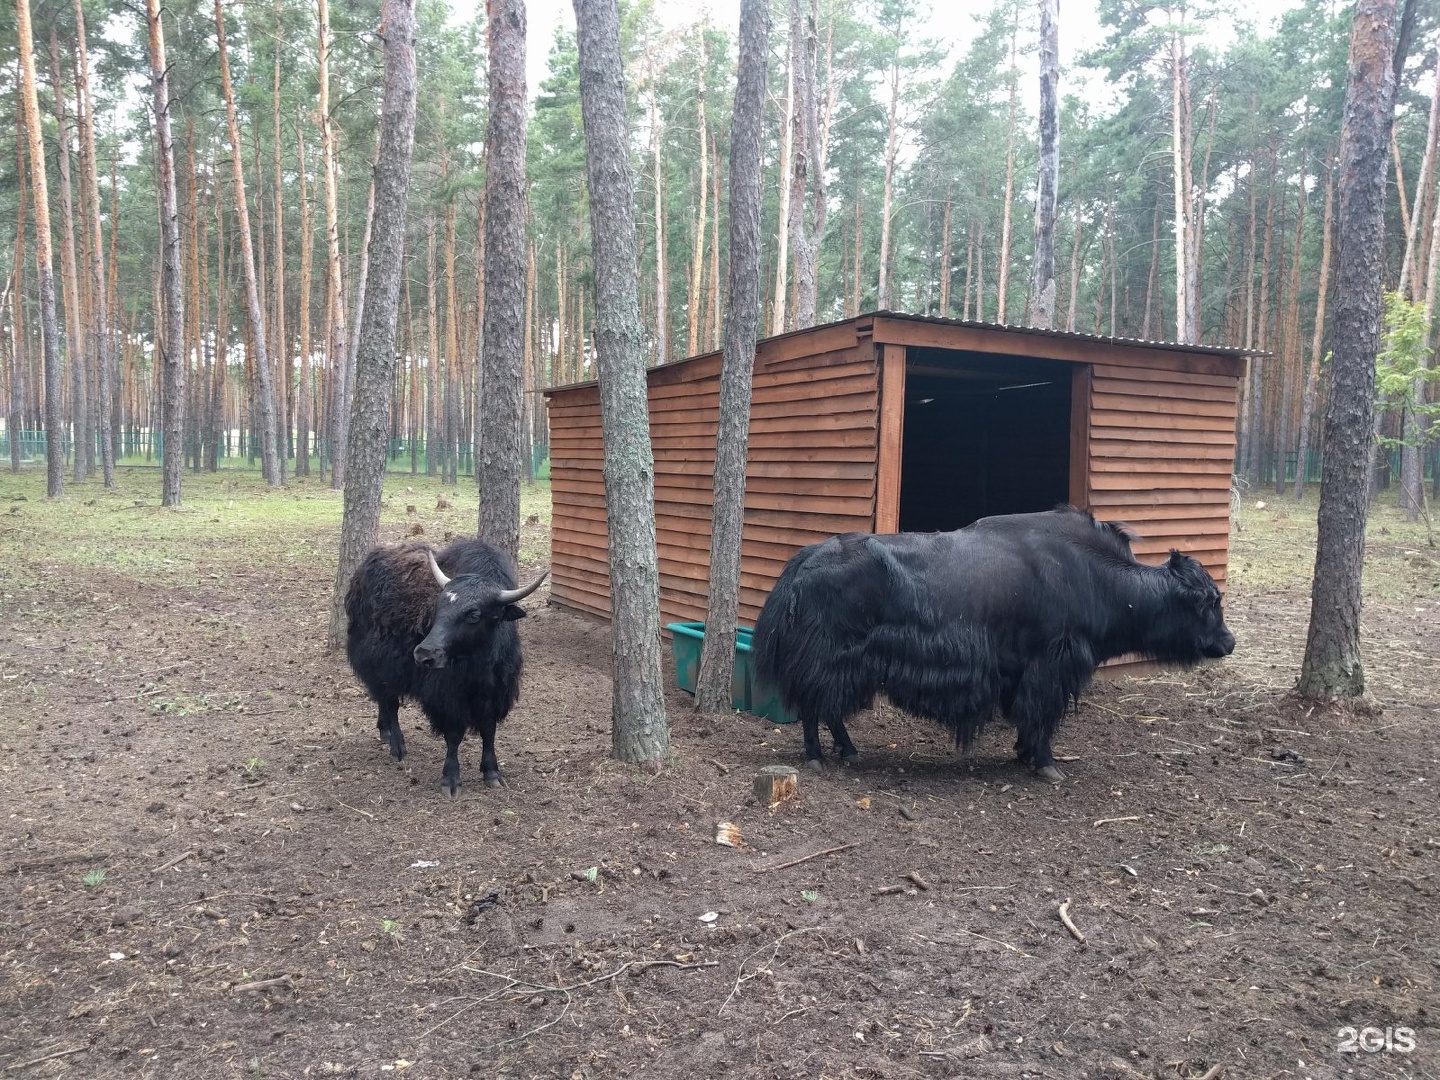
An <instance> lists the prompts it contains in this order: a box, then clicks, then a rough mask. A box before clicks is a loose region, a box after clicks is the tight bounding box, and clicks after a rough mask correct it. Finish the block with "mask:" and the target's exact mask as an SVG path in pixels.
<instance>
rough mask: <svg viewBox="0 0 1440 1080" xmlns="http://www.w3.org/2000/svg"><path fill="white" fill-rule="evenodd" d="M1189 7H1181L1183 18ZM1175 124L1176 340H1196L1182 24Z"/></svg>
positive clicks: (1174, 74) (1174, 69)
mask: <svg viewBox="0 0 1440 1080" xmlns="http://www.w3.org/2000/svg"><path fill="white" fill-rule="evenodd" d="M1184 18H1185V7H1184V5H1183V4H1182V5H1181V7H1180V19H1181V21H1182V22H1183V21H1184ZM1170 65H1171V79H1170V88H1171V95H1170V96H1171V127H1170V151H1171V157H1172V163H1173V166H1174V173H1175V340H1176V341H1181V342H1188V341H1192V340H1194V327H1192V326H1190V324H1189V317H1188V316H1189V312H1190V301H1189V297H1188V296H1187V294H1186V290H1187V288H1188V286H1189V283H1190V273H1189V270H1188V267H1187V263H1186V255H1187V254H1188V253H1189V251H1190V183H1189V173H1190V87H1189V73H1188V70H1187V63H1186V56H1185V38H1184V34H1183V31H1182V30H1181V29H1180V27H1178V26H1176V27H1173V28H1172V29H1171V31H1170Z"/></svg>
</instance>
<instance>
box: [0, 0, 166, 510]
mask: <svg viewBox="0 0 1440 1080" xmlns="http://www.w3.org/2000/svg"><path fill="white" fill-rule="evenodd" d="M24 2H25V0H21V3H24ZM145 11H146V21H147V23H148V25H149V37H150V78H151V91H152V93H153V95H154V106H155V138H156V148H155V156H156V158H157V160H158V165H159V168H158V170H157V172H158V174H159V179H158V183H159V188H160V243H161V254H160V279H161V292H162V294H163V297H164V303H165V332H164V335H163V336H162V338H161V341H160V342H159V343H158V347H159V348H161V349H162V350H163V361H162V365H163V369H164V381H163V383H162V384H161V385H162V392H161V395H160V409H161V414H162V420H161V430H162V432H163V437H164V451H163V454H164V462H163V467H162V472H161V475H162V479H161V496H160V501H161V504H162V505H164V506H179V505H180V495H181V491H180V487H181V481H182V479H183V478H184V474H185V458H184V450H185V285H184V281H183V274H182V271H181V267H180V211H179V209H178V205H177V200H176V196H175V147H174V142H173V140H172V139H171V135H170V75H169V70H170V69H169V67H168V66H167V63H166V60H165V28H164V25H163V23H162V22H161V21H160V0H146V7H145ZM162 365H157V366H162Z"/></svg>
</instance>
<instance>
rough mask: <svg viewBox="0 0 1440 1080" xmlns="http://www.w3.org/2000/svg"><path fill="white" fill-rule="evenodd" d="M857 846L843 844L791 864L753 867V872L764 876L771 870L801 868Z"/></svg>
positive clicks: (791, 861) (806, 856)
mask: <svg viewBox="0 0 1440 1080" xmlns="http://www.w3.org/2000/svg"><path fill="white" fill-rule="evenodd" d="M855 846H856V845H855V844H841V845H840V846H839V847H830V848H826V849H825V850H824V851H817V852H815V853H814V854H813V855H802V856H801V857H800V858H798V859H791V860H790V861H789V862H782V863H779V864H778V865H776V866H754V867H751V871H752V872H753V873H756V874H764V873H768V872H769V871H771V870H784V869H786V868H787V867H791V866H799V865H800V864H801V863H803V862H809V861H810V860H811V859H818V858H820V857H821V856H822V855H835V854H838V853H839V852H842V851H849V850H850V849H851V848H853V847H855Z"/></svg>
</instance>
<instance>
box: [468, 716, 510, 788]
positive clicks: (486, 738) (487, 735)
mask: <svg viewBox="0 0 1440 1080" xmlns="http://www.w3.org/2000/svg"><path fill="white" fill-rule="evenodd" d="M475 727H476V730H478V731H479V732H480V741H481V742H482V743H484V747H485V748H484V750H483V751H482V752H481V754H480V773H481V775H482V776H484V778H485V786H486V787H492V788H497V787H500V786H501V785H502V784H504V783H505V777H503V776H501V775H500V760H499V758H497V757H496V756H495V721H494V719H492V718H488V717H487V718H486V719H484V720H481V721H480V723H478V724H476V725H475Z"/></svg>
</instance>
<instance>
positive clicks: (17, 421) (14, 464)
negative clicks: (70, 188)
mask: <svg viewBox="0 0 1440 1080" xmlns="http://www.w3.org/2000/svg"><path fill="white" fill-rule="evenodd" d="M19 96H21V97H22V98H23V95H19ZM19 104H20V108H19V109H18V112H19V116H18V118H17V119H18V121H19V123H18V125H17V126H18V128H19V132H18V134H19V135H20V137H19V138H17V139H16V140H15V187H16V189H17V191H16V194H15V203H16V206H15V265H14V267H13V269H11V271H10V283H9V286H8V288H9V290H10V411H9V413H8V414H7V416H6V419H5V431H6V434H7V435H8V436H9V442H10V471H11V472H12V473H18V472H19V471H20V437H21V434H22V433H23V431H24V428H25V382H26V380H25V367H26V356H25V306H24V303H23V301H22V297H23V296H24V293H25V200H26V185H25V179H26V177H25V153H26V151H27V150H28V146H27V145H26V143H27V139H26V138H25V137H24V134H25V131H26V130H27V125H26V123H25V106H24V102H23V100H22V101H21V102H20V103H19Z"/></svg>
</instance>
